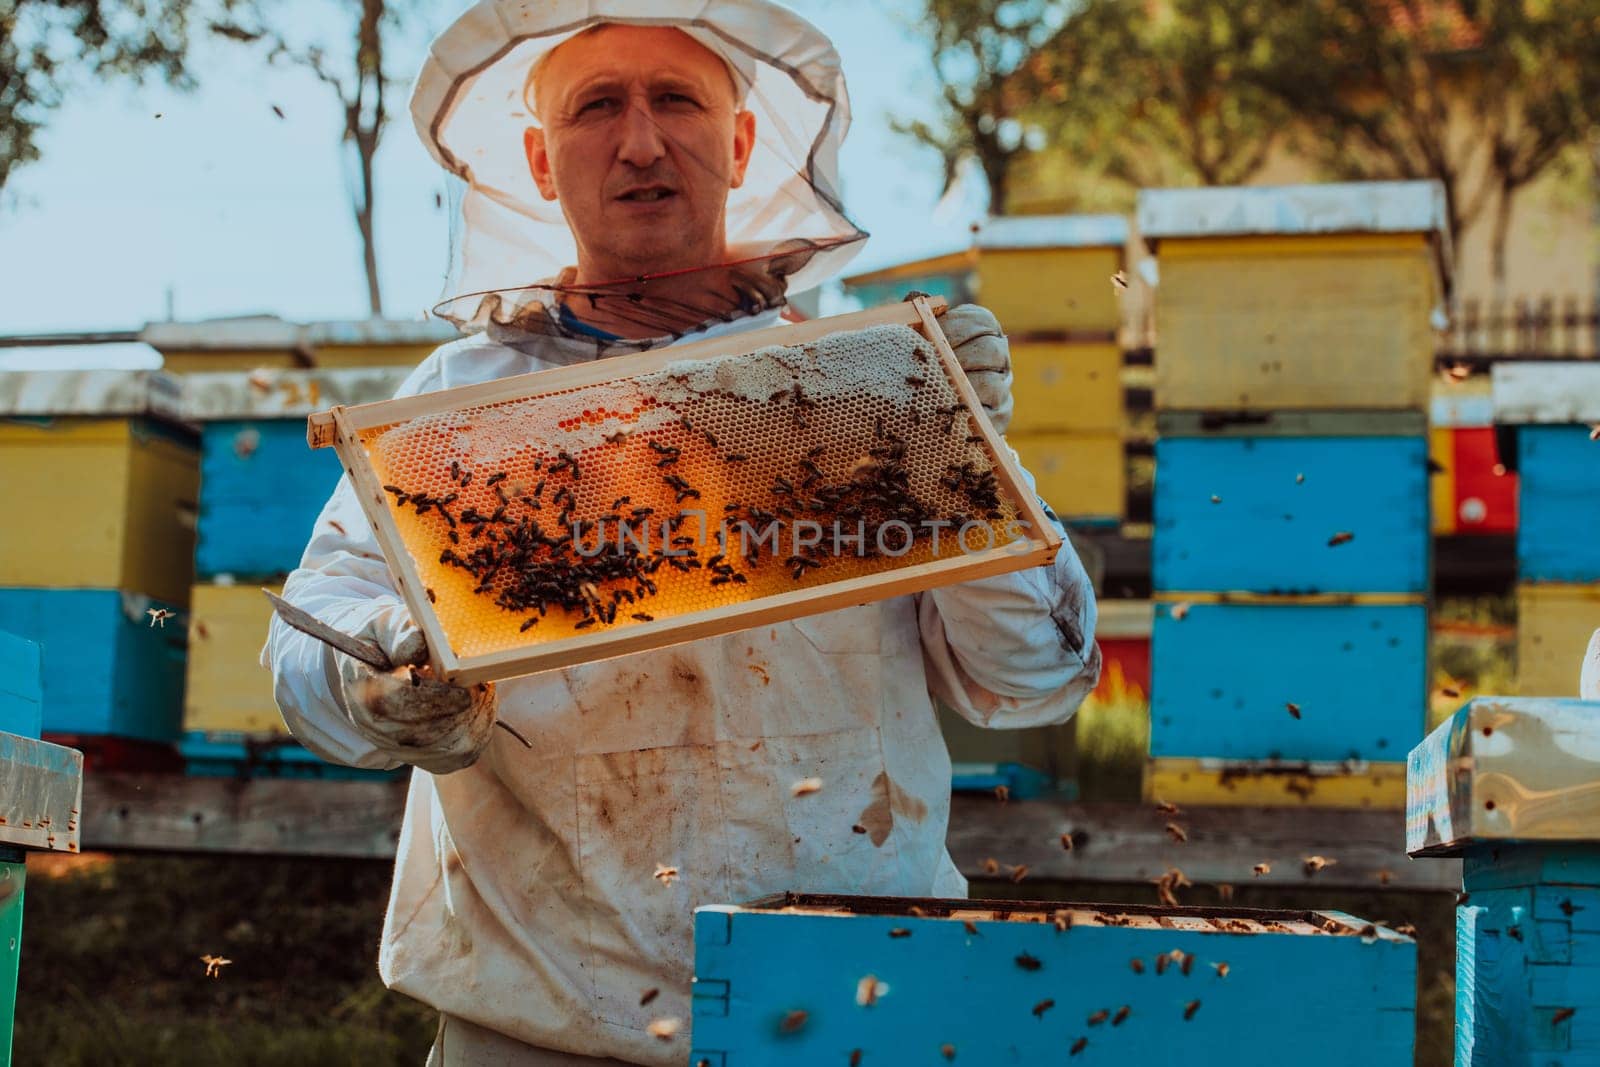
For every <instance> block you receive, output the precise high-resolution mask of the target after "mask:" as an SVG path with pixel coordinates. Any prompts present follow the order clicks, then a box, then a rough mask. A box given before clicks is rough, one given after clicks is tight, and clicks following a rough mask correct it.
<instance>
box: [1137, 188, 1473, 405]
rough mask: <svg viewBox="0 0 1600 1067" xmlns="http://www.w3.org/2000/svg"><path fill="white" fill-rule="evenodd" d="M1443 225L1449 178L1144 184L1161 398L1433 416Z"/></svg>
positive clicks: (1444, 280) (1142, 227)
mask: <svg viewBox="0 0 1600 1067" xmlns="http://www.w3.org/2000/svg"><path fill="white" fill-rule="evenodd" d="M1444 219H1445V216H1444V192H1443V188H1442V187H1441V186H1440V185H1439V184H1438V183H1436V182H1367V183H1350V184H1328V185H1298V186H1280V187H1259V188H1215V189H1147V190H1144V191H1142V192H1140V194H1139V207H1138V227H1139V232H1140V234H1141V235H1142V236H1143V238H1144V239H1145V240H1146V241H1147V242H1149V243H1150V244H1151V245H1152V246H1153V247H1154V248H1155V250H1156V254H1157V258H1158V262H1159V267H1160V275H1161V281H1160V286H1159V288H1158V289H1157V292H1156V309H1155V316H1156V332H1157V335H1158V337H1159V342H1158V346H1159V355H1158V356H1157V358H1156V388H1155V401H1156V405H1157V406H1158V407H1160V408H1163V409H1199V410H1229V409H1249V410H1252V411H1260V410H1273V409H1280V408H1282V409H1294V408H1309V409H1328V408H1333V409H1340V408H1343V409H1360V408H1412V409H1418V410H1425V409H1426V408H1427V406H1428V397H1429V383H1430V380H1431V375H1432V370H1433V355H1434V325H1433V322H1434V320H1433V315H1434V312H1435V309H1436V308H1439V307H1440V306H1441V305H1442V304H1443V302H1444V300H1445V297H1446V295H1447V293H1448V284H1449V278H1448V273H1447V272H1448V264H1449V263H1450V258H1451V257H1450V248H1449V237H1448V233H1447V230H1446V227H1445V222H1444Z"/></svg>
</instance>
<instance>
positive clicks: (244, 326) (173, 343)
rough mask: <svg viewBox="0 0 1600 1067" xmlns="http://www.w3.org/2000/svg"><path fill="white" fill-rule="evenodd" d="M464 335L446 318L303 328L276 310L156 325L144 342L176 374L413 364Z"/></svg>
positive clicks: (145, 333) (146, 330)
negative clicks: (258, 314)
mask: <svg viewBox="0 0 1600 1067" xmlns="http://www.w3.org/2000/svg"><path fill="white" fill-rule="evenodd" d="M458 336H459V334H458V333H457V331H456V330H455V328H454V327H452V326H450V325H448V324H447V323H443V322H434V321H430V322H422V321H411V320H403V319H377V320H366V319H363V320H359V321H350V322H319V323H312V324H310V325H302V324H300V323H296V322H285V321H284V320H283V319H280V318H277V317H276V316H272V315H260V316H250V317H245V318H236V319H214V320H211V321H208V322H153V323H151V324H150V325H148V326H146V327H145V328H144V330H142V331H141V332H140V335H139V339H140V340H141V341H143V342H144V343H146V344H148V345H150V346H151V347H152V348H154V349H156V350H157V351H158V352H160V353H161V366H162V369H163V370H165V371H167V372H169V373H172V374H185V375H186V374H194V373H207V372H223V371H233V372H250V371H254V370H295V369H301V370H303V369H307V368H311V367H347V368H373V367H396V366H405V367H414V366H416V365H417V364H418V363H420V362H422V360H423V359H425V358H426V357H427V356H428V354H429V353H430V352H432V351H433V350H434V349H435V348H438V347H439V346H440V345H442V344H444V343H446V342H447V341H451V340H454V339H455V338H456V337H458Z"/></svg>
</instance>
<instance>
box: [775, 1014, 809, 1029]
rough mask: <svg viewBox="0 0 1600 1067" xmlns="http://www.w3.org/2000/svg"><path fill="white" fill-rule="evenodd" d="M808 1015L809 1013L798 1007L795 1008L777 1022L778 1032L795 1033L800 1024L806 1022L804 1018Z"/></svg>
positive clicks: (802, 1024)
mask: <svg viewBox="0 0 1600 1067" xmlns="http://www.w3.org/2000/svg"><path fill="white" fill-rule="evenodd" d="M810 1017H811V1016H810V1014H809V1013H807V1012H804V1011H801V1010H799V1009H798V1008H796V1009H795V1010H794V1011H791V1012H789V1013H788V1014H787V1015H785V1016H784V1017H783V1019H782V1020H781V1021H779V1023H778V1033H780V1034H792V1033H795V1032H796V1031H798V1030H799V1029H800V1028H801V1027H802V1026H804V1025H805V1024H806V1020H807V1019H809V1018H810Z"/></svg>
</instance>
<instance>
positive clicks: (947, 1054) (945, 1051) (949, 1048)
mask: <svg viewBox="0 0 1600 1067" xmlns="http://www.w3.org/2000/svg"><path fill="white" fill-rule="evenodd" d="M939 1055H941V1056H943V1057H944V1058H945V1059H947V1060H953V1059H955V1058H956V1047H955V1046H954V1045H952V1044H950V1043H949V1042H945V1043H944V1044H943V1045H940V1046H939Z"/></svg>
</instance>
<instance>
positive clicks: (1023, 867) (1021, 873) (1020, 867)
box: [1011, 863, 1028, 883]
mask: <svg viewBox="0 0 1600 1067" xmlns="http://www.w3.org/2000/svg"><path fill="white" fill-rule="evenodd" d="M1026 877H1028V865H1027V864H1026V863H1019V864H1017V865H1016V866H1015V867H1012V868H1011V881H1012V882H1013V883H1016V882H1020V881H1022V880H1023V879H1024V878H1026Z"/></svg>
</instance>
